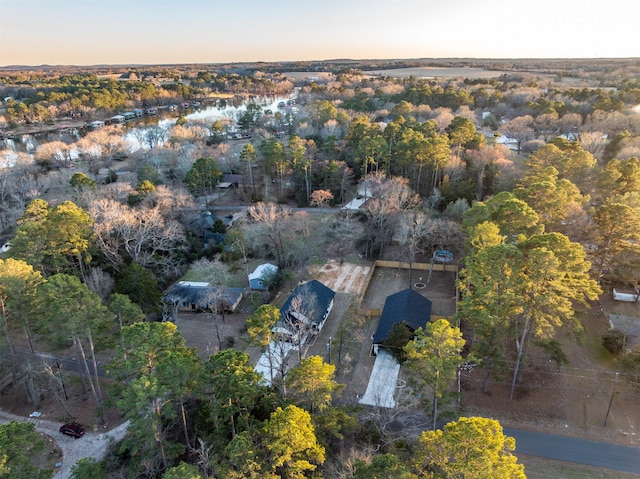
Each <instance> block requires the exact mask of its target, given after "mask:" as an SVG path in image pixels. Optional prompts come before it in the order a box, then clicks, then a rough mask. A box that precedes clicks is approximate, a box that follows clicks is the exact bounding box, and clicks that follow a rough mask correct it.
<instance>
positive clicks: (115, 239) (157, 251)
mask: <svg viewBox="0 0 640 479" xmlns="http://www.w3.org/2000/svg"><path fill="white" fill-rule="evenodd" d="M89 214H90V215H91V217H92V218H93V219H94V221H95V223H94V232H95V234H96V242H97V244H98V247H99V248H100V250H101V251H102V253H103V254H104V256H105V257H106V258H107V259H108V260H109V262H110V263H111V264H112V265H113V266H114V267H116V268H118V267H119V266H120V265H121V264H122V263H123V262H124V260H125V258H126V257H128V258H130V259H131V260H133V261H134V262H136V263H137V264H139V265H140V266H144V267H150V266H161V267H172V258H173V257H174V256H175V252H176V251H177V250H179V249H180V248H182V247H183V244H184V241H185V234H184V229H183V227H182V226H181V225H180V224H179V223H178V222H177V221H175V220H173V219H171V218H167V217H166V215H164V214H163V213H162V211H161V210H160V209H159V208H158V207H157V206H155V207H149V208H142V209H133V208H130V207H128V206H126V205H123V204H122V203H119V202H117V201H114V200H108V199H100V200H96V201H94V202H93V203H91V205H90V206H89Z"/></svg>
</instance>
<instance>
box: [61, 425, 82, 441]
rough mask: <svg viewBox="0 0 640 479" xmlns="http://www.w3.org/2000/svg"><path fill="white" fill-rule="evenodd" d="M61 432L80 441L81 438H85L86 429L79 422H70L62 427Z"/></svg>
mask: <svg viewBox="0 0 640 479" xmlns="http://www.w3.org/2000/svg"><path fill="white" fill-rule="evenodd" d="M60 432H61V433H62V434H66V435H67V436H71V437H73V438H76V439H78V438H79V437H82V436H84V427H82V425H81V424H78V423H77V422H68V423H66V424H63V425H62V426H60Z"/></svg>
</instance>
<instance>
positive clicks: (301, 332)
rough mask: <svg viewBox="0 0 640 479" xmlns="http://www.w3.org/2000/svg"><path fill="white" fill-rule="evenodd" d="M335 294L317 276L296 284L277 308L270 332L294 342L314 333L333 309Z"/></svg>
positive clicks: (319, 328)
mask: <svg viewBox="0 0 640 479" xmlns="http://www.w3.org/2000/svg"><path fill="white" fill-rule="evenodd" d="M335 295H336V293H335V291H333V290H332V289H330V288H328V287H327V286H325V285H324V284H322V283H321V282H320V281H318V280H317V279H314V280H311V281H309V282H308V283H304V284H302V285H300V286H298V287H297V288H296V289H294V290H293V292H292V293H291V295H290V296H289V297H288V298H287V300H286V301H285V303H284V304H283V305H282V308H280V320H279V321H278V322H277V323H276V325H275V326H274V328H273V330H272V331H273V332H274V333H275V334H276V335H277V336H279V337H280V338H281V339H282V340H284V341H291V342H293V343H300V342H302V341H303V338H304V337H305V336H307V335H314V334H317V333H318V332H319V331H320V330H322V327H323V326H324V323H325V321H326V320H327V317H328V316H329V313H330V312H331V309H332V308H333V299H334V297H335Z"/></svg>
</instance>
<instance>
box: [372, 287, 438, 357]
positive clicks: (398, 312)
mask: <svg viewBox="0 0 640 479" xmlns="http://www.w3.org/2000/svg"><path fill="white" fill-rule="evenodd" d="M430 320H431V301H430V300H428V299H427V298H425V297H424V296H422V295H421V294H420V293H418V292H416V291H414V290H413V289H410V288H408V289H405V290H403V291H400V292H399V293H395V294H392V295H391V296H387V299H386V300H385V302H384V308H383V309H382V314H381V315H380V322H379V323H378V329H376V332H375V333H373V336H372V337H371V339H372V343H373V344H372V351H373V353H374V354H377V352H378V348H379V347H380V345H382V343H383V342H384V340H385V339H387V338H388V337H389V333H391V330H392V329H393V326H394V324H398V323H404V324H406V325H407V327H408V328H409V330H410V331H411V332H414V331H415V330H417V329H418V328H424V327H425V326H426V325H427V323H428V322H429V321H430Z"/></svg>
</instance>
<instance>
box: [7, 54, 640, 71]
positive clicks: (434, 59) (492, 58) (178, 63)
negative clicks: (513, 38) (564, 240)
mask: <svg viewBox="0 0 640 479" xmlns="http://www.w3.org/2000/svg"><path fill="white" fill-rule="evenodd" d="M443 60H448V61H470V60H473V61H523V60H529V61H531V60H538V61H540V60H545V61H555V60H558V61H560V60H574V61H575V60H583V61H594V60H599V61H602V60H640V56H637V57H634V56H631V57H417V58H399V57H391V58H331V59H325V60H276V61H265V60H249V61H246V60H245V61H243V60H239V61H231V62H174V63H171V62H170V63H92V64H73V63H68V64H65V63H59V64H48V63H42V64H39V65H26V64H11V65H0V69H16V70H17V69H25V68H63V67H67V68H71V67H76V68H99V67H145V66H147V67H148V66H179V65H240V64H267V65H268V64H278V63H329V62H365V61H443Z"/></svg>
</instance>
